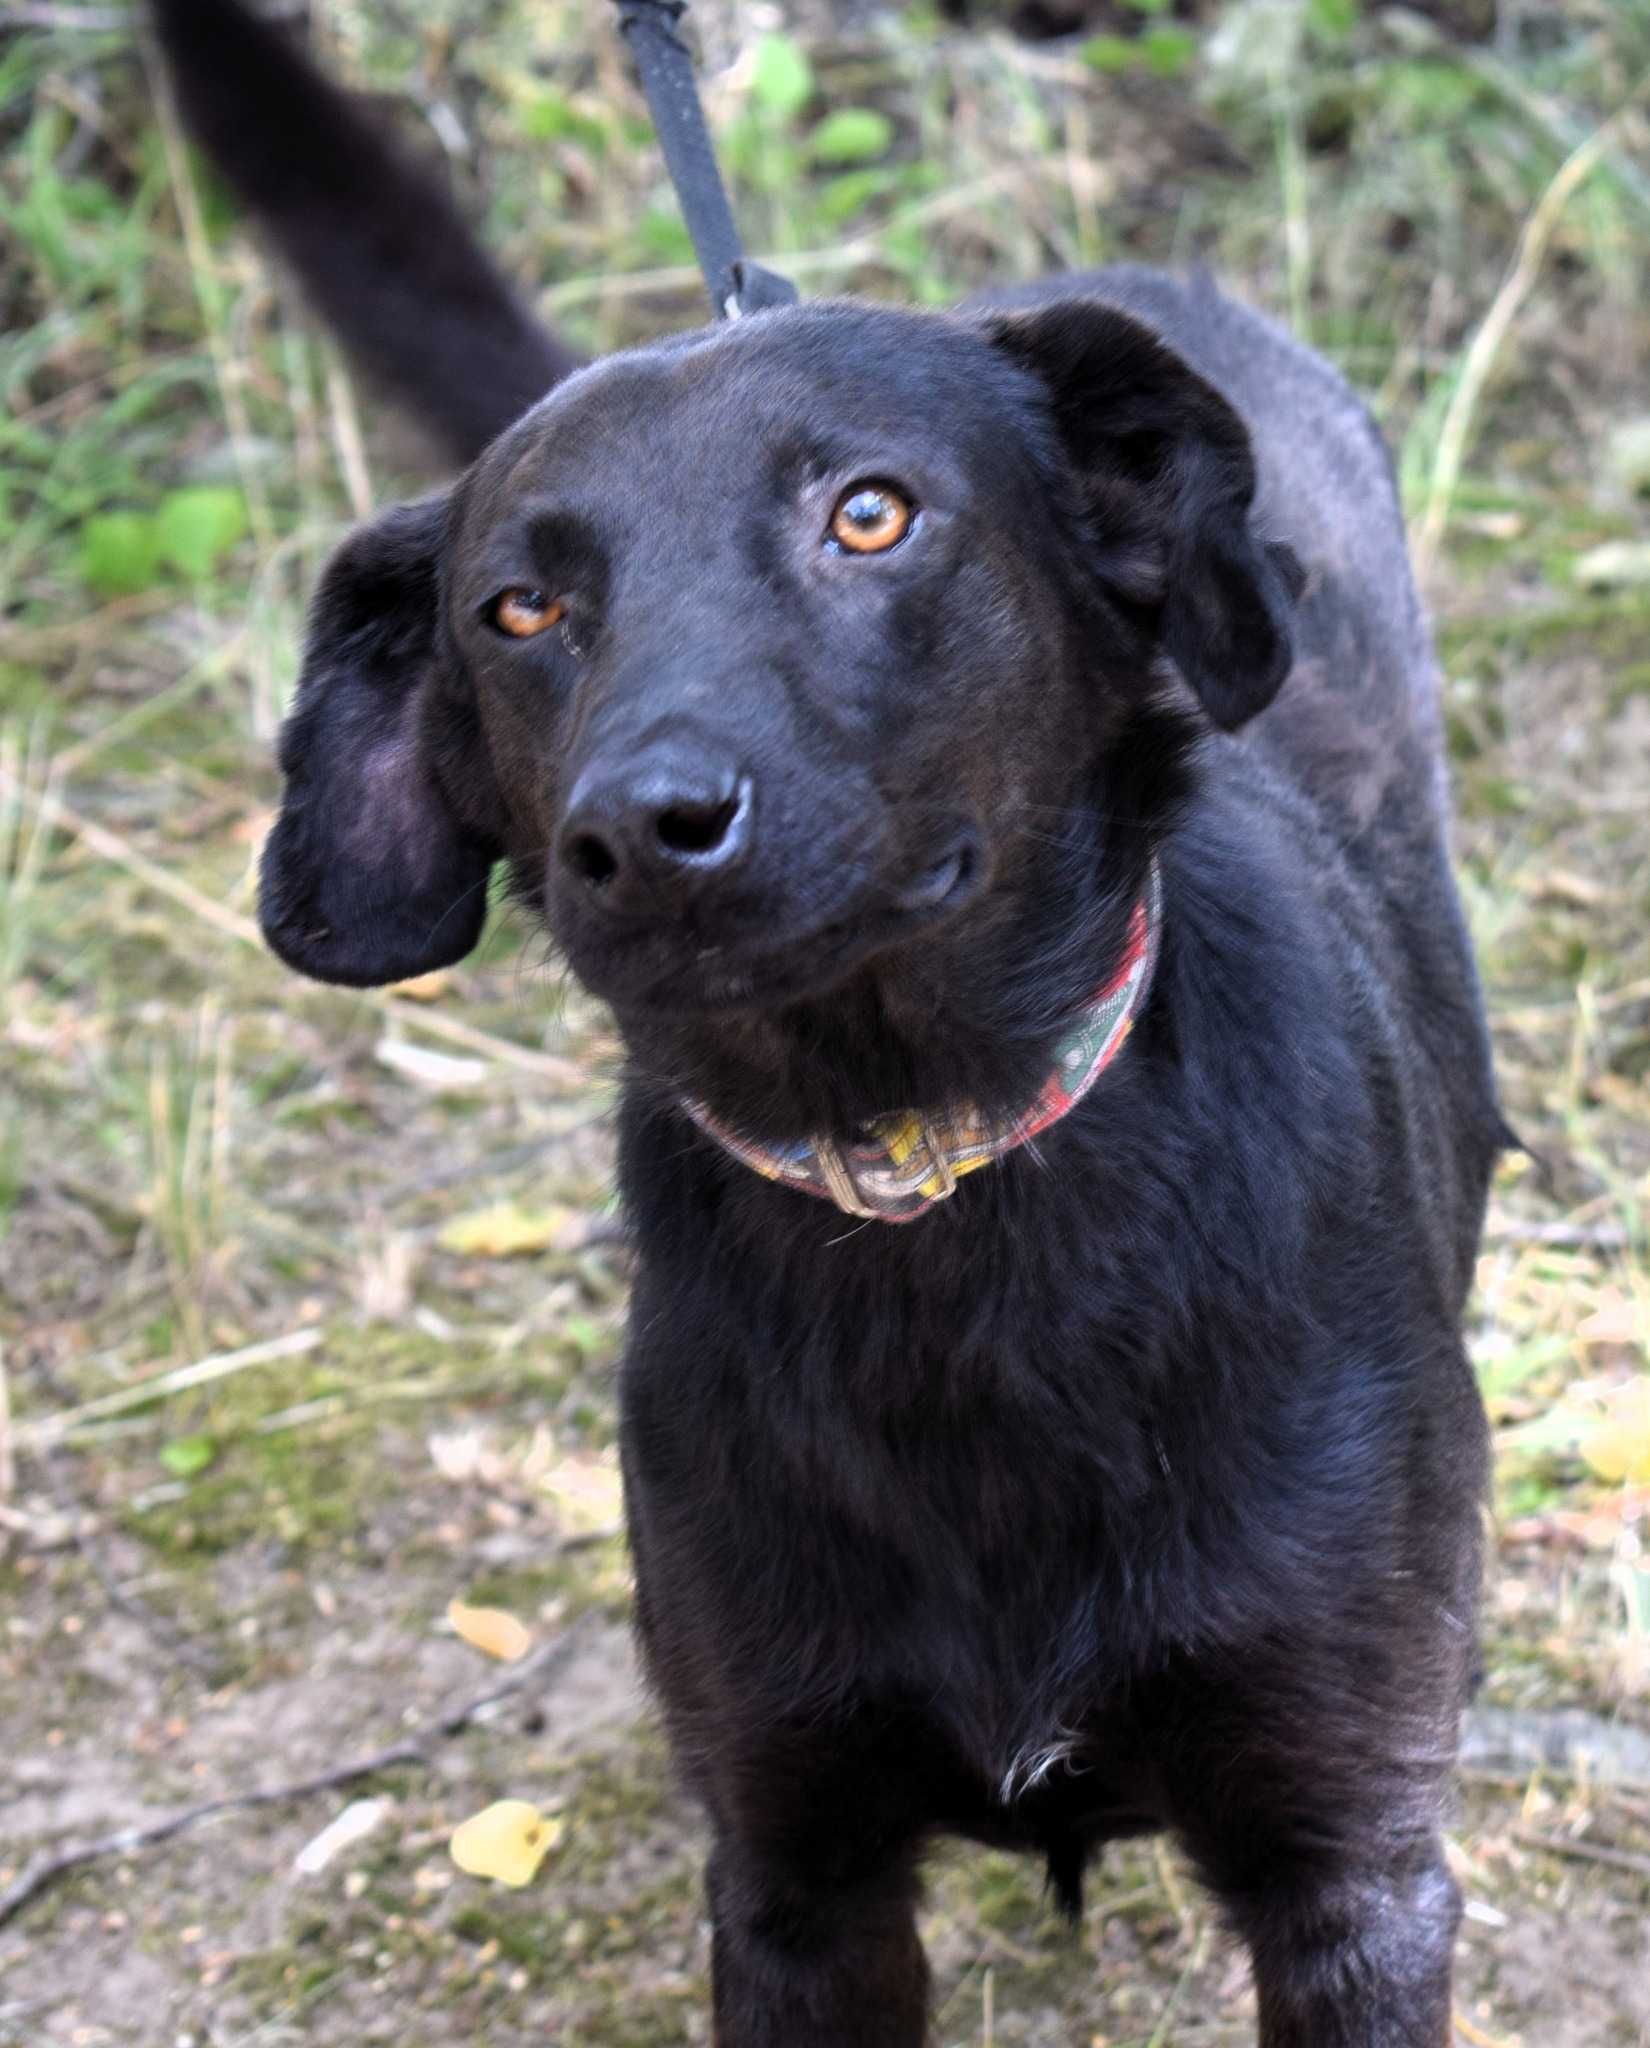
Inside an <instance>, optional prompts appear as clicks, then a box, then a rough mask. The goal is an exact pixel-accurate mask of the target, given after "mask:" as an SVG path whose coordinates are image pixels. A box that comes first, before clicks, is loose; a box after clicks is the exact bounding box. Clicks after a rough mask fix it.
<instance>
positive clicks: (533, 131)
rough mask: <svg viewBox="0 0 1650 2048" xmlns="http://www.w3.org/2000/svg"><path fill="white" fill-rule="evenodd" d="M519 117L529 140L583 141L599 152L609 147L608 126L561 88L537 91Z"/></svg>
mask: <svg viewBox="0 0 1650 2048" xmlns="http://www.w3.org/2000/svg"><path fill="white" fill-rule="evenodd" d="M518 119H519V121H520V124H521V131H522V133H523V134H524V135H525V136H527V137H528V139H529V140H530V141H533V142H563V141H567V142H580V143H583V145H584V146H585V148H586V149H588V150H590V151H591V152H592V154H593V155H596V156H600V155H603V154H604V153H605V151H606V148H607V143H608V130H607V129H606V128H605V127H604V126H603V125H602V123H601V122H600V121H598V120H596V119H595V118H594V117H593V116H592V115H590V114H587V113H585V111H584V110H583V108H581V107H576V106H574V104H573V102H572V101H571V100H569V99H564V98H563V97H562V95H561V94H560V93H559V92H542V93H539V94H537V95H536V96H535V97H534V98H533V99H531V100H529V101H528V102H527V104H526V106H525V107H523V108H522V110H521V113H520V115H519V116H518Z"/></svg>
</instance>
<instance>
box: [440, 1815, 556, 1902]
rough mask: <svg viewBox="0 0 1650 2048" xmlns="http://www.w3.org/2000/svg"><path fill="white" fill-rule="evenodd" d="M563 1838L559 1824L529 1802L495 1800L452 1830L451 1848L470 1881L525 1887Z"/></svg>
mask: <svg viewBox="0 0 1650 2048" xmlns="http://www.w3.org/2000/svg"><path fill="white" fill-rule="evenodd" d="M561 1834H562V1824H561V1822H560V1821H559V1820H556V1819H554V1818H553V1817H552V1816H551V1815H549V1814H544V1813H540V1812H539V1810H538V1808H537V1807H536V1806H531V1805H529V1804H528V1802H527V1801H526V1800H525V1799H496V1800H494V1802H493V1804H492V1805H491V1806H484V1807H483V1808H482V1810H481V1811H480V1813H477V1814H473V1815H472V1816H471V1817H470V1819H469V1820H467V1821H465V1822H464V1823H463V1824H462V1825H461V1826H459V1827H457V1828H455V1829H454V1830H453V1839H452V1841H451V1842H450V1843H449V1844H448V1848H449V1850H450V1852H451V1855H452V1859H453V1861H454V1862H455V1863H456V1864H457V1865H458V1867H459V1869H460V1870H462V1871H463V1872H464V1873H465V1874H466V1876H469V1877H490V1878H492V1879H493V1880H494V1881H495V1882H496V1883H498V1884H508V1885H515V1886H517V1887H520V1886H521V1885H524V1884H531V1883H532V1882H533V1879H534V1878H535V1877H536V1876H537V1875H538V1867H539V1865H540V1864H541V1863H542V1862H543V1861H544V1859H545V1857H546V1856H548V1855H549V1853H550V1851H551V1850H552V1849H553V1848H554V1847H555V1846H556V1844H557V1843H558V1842H559V1841H560V1840H561Z"/></svg>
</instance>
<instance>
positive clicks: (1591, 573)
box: [1575, 540, 1650, 590]
mask: <svg viewBox="0 0 1650 2048" xmlns="http://www.w3.org/2000/svg"><path fill="white" fill-rule="evenodd" d="M1575 578H1576V581H1577V582H1578V583H1579V584H1580V585H1581V587H1582V589H1583V590H1611V589H1619V588H1621V587H1622V586H1623V585H1625V584H1634V583H1650V540H1607V541H1605V542H1604V543H1603V544H1602V546H1600V547H1596V548H1589V549H1588V550H1587V552H1586V554H1584V555H1579V556H1578V557H1577V558H1576V565H1575Z"/></svg>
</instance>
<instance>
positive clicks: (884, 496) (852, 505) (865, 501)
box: [831, 484, 912, 555]
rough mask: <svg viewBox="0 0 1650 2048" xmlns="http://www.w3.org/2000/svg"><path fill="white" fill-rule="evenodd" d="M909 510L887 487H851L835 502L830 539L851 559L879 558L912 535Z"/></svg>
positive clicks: (866, 485)
mask: <svg viewBox="0 0 1650 2048" xmlns="http://www.w3.org/2000/svg"><path fill="white" fill-rule="evenodd" d="M911 518H912V512H911V507H910V505H909V504H907V502H906V501H905V499H904V498H902V497H901V496H900V494H899V492H898V491H896V490H892V489H891V488H890V487H889V486H888V485H887V484H854V485H853V486H851V488H850V489H848V490H846V491H844V492H843V494H842V496H841V497H840V498H838V499H837V501H836V510H835V511H834V512H833V513H832V514H831V538H832V540H834V541H835V542H836V544H837V546H838V547H840V548H846V549H847V550H848V552H849V553H850V554H854V555H881V554H885V553H886V552H887V551H888V549H889V548H891V547H897V546H898V545H899V543H900V542H901V541H902V540H904V538H905V536H906V535H907V534H908V533H909V532H910V531H911Z"/></svg>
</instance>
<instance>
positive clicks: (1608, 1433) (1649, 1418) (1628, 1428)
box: [1580, 1379, 1650, 1486]
mask: <svg viewBox="0 0 1650 2048" xmlns="http://www.w3.org/2000/svg"><path fill="white" fill-rule="evenodd" d="M1580 1448H1581V1455H1582V1456H1583V1457H1584V1458H1585V1459H1586V1460H1587V1462H1588V1464H1589V1465H1591V1466H1592V1468H1593V1470H1594V1471H1595V1472H1596V1473H1597V1474H1598V1476H1599V1478H1600V1479H1608V1480H1625V1481H1627V1482H1628V1483H1629V1484H1630V1485H1633V1486H1650V1379H1641V1380H1635V1381H1633V1383H1632V1384H1631V1385H1630V1386H1626V1387H1623V1388H1622V1389H1621V1391H1620V1392H1619V1393H1618V1394H1617V1395H1616V1396H1615V1398H1614V1399H1613V1400H1612V1401H1611V1403H1610V1410H1609V1413H1608V1414H1607V1415H1605V1416H1604V1417H1603V1418H1602V1420H1600V1421H1598V1422H1596V1423H1594V1424H1593V1425H1592V1427H1591V1428H1590V1429H1588V1430H1586V1431H1585V1432H1584V1433H1583V1435H1582V1438H1581V1445H1580Z"/></svg>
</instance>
